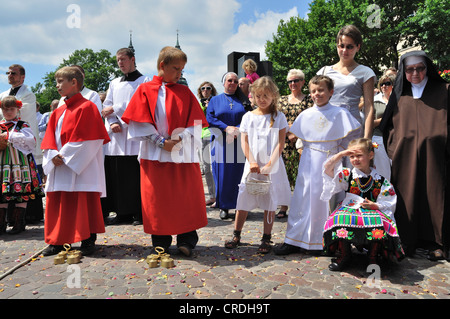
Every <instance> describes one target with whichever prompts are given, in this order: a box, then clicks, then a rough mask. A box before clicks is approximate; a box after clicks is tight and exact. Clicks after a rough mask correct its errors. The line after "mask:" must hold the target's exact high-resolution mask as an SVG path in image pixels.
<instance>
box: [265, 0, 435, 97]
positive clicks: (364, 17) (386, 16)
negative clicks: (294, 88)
mask: <svg viewBox="0 0 450 319" xmlns="http://www.w3.org/2000/svg"><path fill="white" fill-rule="evenodd" d="M436 1H438V0H436ZM421 3H423V0H421V1H419V0H396V1H393V0H377V1H375V3H374V2H373V1H371V0H315V1H313V2H312V3H311V4H310V12H309V14H308V17H307V18H300V17H292V18H291V19H289V20H288V21H283V20H282V21H280V24H279V26H278V30H277V33H276V34H275V35H274V36H273V40H272V41H267V43H266V55H267V57H268V60H269V61H272V64H273V72H274V79H275V81H276V82H277V84H278V85H279V87H280V91H281V93H284V94H288V93H289V92H288V91H289V89H288V87H287V84H286V75H287V73H288V71H289V70H290V69H293V68H296V69H301V70H303V72H304V73H305V75H306V78H307V79H310V78H311V77H312V76H314V75H315V74H316V72H317V71H318V70H319V69H320V68H321V67H323V66H325V65H331V64H334V63H336V62H338V55H337V51H336V35H337V33H338V32H339V30H340V29H341V28H342V27H343V26H345V25H347V24H354V25H356V26H357V27H358V28H359V29H360V30H361V33H362V34H363V39H364V42H363V45H362V48H361V51H360V52H359V53H358V55H357V56H356V59H357V60H358V62H359V63H361V64H363V65H366V66H368V67H370V68H372V69H373V70H374V72H375V73H376V74H377V75H378V76H379V75H381V73H382V70H383V69H385V68H387V67H390V66H394V67H398V51H397V46H398V44H399V43H400V41H401V40H402V37H404V36H405V35H408V34H411V33H412V31H411V23H410V21H409V20H410V19H411V17H412V16H413V14H414V12H415V11H416V10H417V8H418V7H419V5H420V4H421Z"/></svg>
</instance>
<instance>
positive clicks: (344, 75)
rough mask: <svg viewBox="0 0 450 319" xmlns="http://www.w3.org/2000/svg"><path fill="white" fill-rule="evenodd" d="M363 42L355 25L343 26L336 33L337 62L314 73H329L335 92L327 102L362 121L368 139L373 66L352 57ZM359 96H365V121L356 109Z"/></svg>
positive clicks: (370, 125) (373, 79)
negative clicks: (371, 67)
mask: <svg viewBox="0 0 450 319" xmlns="http://www.w3.org/2000/svg"><path fill="white" fill-rule="evenodd" d="M362 42H363V41H362V35H361V32H360V31H359V29H358V28H357V27H355V26H354V25H347V26H345V27H343V28H342V29H341V30H340V31H339V33H338V35H337V37H336V45H337V53H338V56H339V62H338V63H336V64H335V65H332V66H325V67H323V68H321V69H320V70H319V72H317V74H318V75H328V76H329V77H330V78H331V79H333V81H334V94H333V97H332V98H331V100H330V103H331V104H333V105H337V106H341V107H345V108H347V109H348V110H349V111H350V113H351V114H352V115H353V116H354V117H355V118H356V119H357V120H358V121H359V122H360V123H361V124H363V125H364V137H365V138H369V139H371V138H372V134H373V119H374V107H373V97H374V87H375V79H376V76H375V73H374V72H373V70H372V69H370V68H369V67H367V66H364V65H361V64H359V63H358V62H356V60H355V56H356V54H357V53H358V52H359V51H360V50H361V45H362ZM361 97H363V98H364V107H363V111H364V112H363V114H364V121H363V119H362V117H361V114H360V111H359V102H360V99H361Z"/></svg>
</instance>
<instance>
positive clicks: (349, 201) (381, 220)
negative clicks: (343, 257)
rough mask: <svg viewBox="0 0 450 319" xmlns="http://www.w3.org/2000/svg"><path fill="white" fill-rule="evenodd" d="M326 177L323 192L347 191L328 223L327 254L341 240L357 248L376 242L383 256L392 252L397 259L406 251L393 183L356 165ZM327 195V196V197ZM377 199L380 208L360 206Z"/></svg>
mask: <svg viewBox="0 0 450 319" xmlns="http://www.w3.org/2000/svg"><path fill="white" fill-rule="evenodd" d="M323 176H324V191H323V193H322V195H324V193H328V194H329V195H331V194H333V193H337V192H339V191H342V190H344V191H345V192H346V197H345V199H344V200H343V201H342V202H341V203H340V204H339V205H338V206H337V208H336V209H335V210H334V212H333V213H332V214H331V215H330V216H329V218H328V220H327V221H326V222H325V226H324V234H323V247H324V251H325V253H334V251H335V248H336V246H337V245H334V244H335V243H337V241H339V240H345V241H348V242H350V243H352V244H354V245H355V246H356V247H361V246H362V247H369V244H370V243H371V242H374V241H377V242H380V243H381V244H382V245H381V246H382V252H383V256H385V257H388V256H389V255H391V254H393V255H394V256H395V257H396V258H397V259H398V260H401V259H402V258H403V257H404V252H403V249H402V245H401V242H400V237H399V235H398V230H397V225H396V222H395V219H394V211H395V206H396V203H397V195H396V193H395V190H394V187H393V186H392V184H391V183H390V182H389V181H388V180H387V179H385V178H384V177H382V176H381V175H379V174H378V173H377V171H376V170H375V169H372V170H371V173H370V174H369V175H367V174H364V173H363V172H361V171H360V170H358V169H356V168H353V169H349V168H343V169H341V170H337V174H336V175H335V177H334V178H333V179H331V178H330V177H328V176H327V175H326V174H324V175H323ZM325 197H326V196H325ZM365 198H366V199H369V200H371V201H373V202H376V203H377V204H378V206H379V208H380V209H379V210H368V209H364V208H362V207H360V204H361V203H362V202H363V201H364V199H365Z"/></svg>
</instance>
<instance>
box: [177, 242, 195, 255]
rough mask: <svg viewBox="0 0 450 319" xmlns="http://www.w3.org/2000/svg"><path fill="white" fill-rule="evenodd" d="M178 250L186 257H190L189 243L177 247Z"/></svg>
mask: <svg viewBox="0 0 450 319" xmlns="http://www.w3.org/2000/svg"><path fill="white" fill-rule="evenodd" d="M178 250H179V251H180V252H181V253H182V254H183V255H185V256H186V257H191V256H192V248H191V246H190V245H187V244H186V245H181V246H179V247H178Z"/></svg>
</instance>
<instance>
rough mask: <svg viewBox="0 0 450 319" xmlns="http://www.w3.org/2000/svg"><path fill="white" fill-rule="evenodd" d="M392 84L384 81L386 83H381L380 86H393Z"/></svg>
mask: <svg viewBox="0 0 450 319" xmlns="http://www.w3.org/2000/svg"><path fill="white" fill-rule="evenodd" d="M391 85H392V83H391V82H384V83H381V85H380V87H383V86H391Z"/></svg>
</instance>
